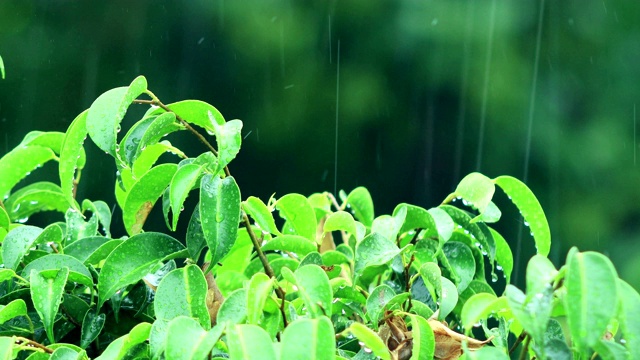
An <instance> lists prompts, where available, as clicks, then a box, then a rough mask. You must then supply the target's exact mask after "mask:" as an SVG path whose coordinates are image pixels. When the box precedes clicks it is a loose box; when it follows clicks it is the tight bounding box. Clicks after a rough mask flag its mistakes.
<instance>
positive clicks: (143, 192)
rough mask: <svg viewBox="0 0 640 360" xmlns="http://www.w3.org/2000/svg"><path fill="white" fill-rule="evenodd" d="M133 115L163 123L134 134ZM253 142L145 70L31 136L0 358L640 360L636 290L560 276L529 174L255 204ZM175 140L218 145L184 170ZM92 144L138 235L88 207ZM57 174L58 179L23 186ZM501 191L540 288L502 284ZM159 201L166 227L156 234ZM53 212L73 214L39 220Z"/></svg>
mask: <svg viewBox="0 0 640 360" xmlns="http://www.w3.org/2000/svg"><path fill="white" fill-rule="evenodd" d="M143 95H146V96H147V97H148V98H149V100H144V99H140V97H141V96H143ZM132 104H142V105H144V106H148V110H147V111H146V113H145V114H144V115H143V116H142V118H141V119H140V120H138V121H137V122H135V124H134V125H133V126H131V128H129V129H128V131H126V133H125V134H124V136H120V124H121V122H122V120H123V118H124V117H125V114H126V113H127V109H128V108H129V107H130V106H132ZM241 130H242V122H241V121H240V120H231V121H225V119H224V118H223V116H222V115H221V114H220V113H219V112H218V111H217V110H216V109H215V108H214V107H213V106H211V105H209V104H207V103H204V102H201V101H196V100H185V101H180V102H176V103H173V104H169V105H165V104H164V103H163V102H161V101H160V100H159V99H158V98H157V97H156V96H155V95H154V94H153V93H152V92H151V91H150V90H148V88H147V82H146V79H145V78H144V77H138V78H136V79H135V80H134V81H133V82H132V83H131V85H129V86H126V87H120V88H115V89H112V90H109V91H107V92H105V93H104V94H102V95H101V96H100V97H98V98H97V99H96V100H95V102H94V103H93V104H92V105H91V107H90V108H89V109H88V110H86V111H84V112H83V113H81V114H80V115H78V117H76V119H75V120H74V121H73V122H72V123H71V125H70V126H69V128H68V130H67V131H66V132H65V133H60V132H39V131H33V132H30V133H28V134H27V135H26V136H25V137H24V139H23V141H22V142H21V143H20V144H19V145H18V146H17V147H16V148H14V149H13V150H11V151H10V152H9V153H7V154H5V155H4V156H3V157H2V158H1V159H0V174H1V175H0V196H1V199H2V202H1V203H0V205H2V206H1V207H0V240H1V241H2V248H1V252H0V255H1V257H2V260H1V262H2V267H1V268H0V358H2V359H14V358H20V359H25V358H26V359H88V358H96V359H134V358H135V359H139V358H142V359H144V358H148V359H165V358H166V359H215V358H231V359H336V358H337V359H375V358H381V359H410V358H411V359H432V358H433V359H458V358H471V359H509V358H510V355H513V354H519V356H520V358H522V359H526V358H531V359H533V358H536V359H545V358H549V359H571V358H576V359H587V358H595V357H598V356H599V357H600V358H603V359H638V358H640V343H639V342H640V338H639V335H640V325H638V322H637V321H636V320H637V319H638V317H640V295H639V294H638V292H636V290H634V289H633V288H632V287H631V286H629V285H628V284H627V283H626V282H624V281H623V280H621V279H619V278H618V276H617V273H616V270H615V268H614V266H613V265H612V263H611V262H610V261H609V259H608V258H607V257H605V256H604V255H602V254H599V253H595V252H579V251H578V250H577V249H575V248H574V249H572V250H571V251H570V252H569V254H568V256H567V259H566V263H565V264H564V265H563V266H561V267H560V268H559V269H557V268H556V267H555V266H554V265H553V264H552V263H551V261H550V260H549V259H548V258H547V255H548V253H549V249H550V245H551V235H550V231H549V226H548V224H547V220H546V217H545V215H544V212H543V210H542V208H541V206H540V204H539V202H538V200H537V199H536V197H535V196H534V195H533V193H532V192H531V191H530V190H529V188H528V187H527V186H526V185H525V184H524V183H522V182H521V181H519V180H517V179H515V178H513V177H509V176H500V177H497V178H494V179H491V178H488V177H486V176H484V175H482V174H479V173H472V174H469V175H468V176H466V177H465V178H464V179H463V180H462V181H461V182H460V184H459V185H458V186H457V188H456V190H455V192H454V193H452V194H451V195H449V196H448V197H447V198H446V199H445V200H444V201H443V203H442V204H440V205H438V206H436V207H433V208H430V209H424V208H422V207H419V206H415V205H410V204H399V205H398V206H397V207H396V208H395V210H394V211H393V213H392V214H389V215H380V216H376V215H375V212H374V204H373V200H372V196H371V195H370V194H369V192H368V191H367V189H365V188H364V187H359V188H356V189H354V190H352V191H351V192H349V193H346V192H343V191H341V192H340V193H339V194H331V193H328V192H324V193H316V194H312V195H310V196H304V195H301V194H295V193H292V194H285V195H283V196H279V197H277V198H276V197H272V198H271V199H268V200H267V201H264V199H259V198H257V197H253V196H248V197H246V198H244V200H243V197H242V195H241V192H240V189H239V187H238V185H237V183H236V180H235V179H234V177H233V176H232V175H231V172H230V170H229V167H228V165H229V163H230V162H231V161H232V160H233V159H234V158H235V157H236V155H237V154H238V152H239V150H240V146H241V142H242V136H241ZM177 132H182V133H184V134H185V135H182V136H193V137H194V138H196V139H198V140H199V141H200V142H201V143H202V144H203V146H204V147H205V148H206V150H207V151H206V152H203V153H202V154H200V155H198V156H196V157H188V156H187V155H185V153H184V152H183V151H182V150H181V149H179V148H177V147H175V146H173V145H172V144H171V143H170V142H169V141H168V140H167V139H166V138H165V137H166V136H167V135H169V134H172V133H177ZM87 135H88V136H89V137H90V138H91V140H92V142H93V143H94V144H95V145H96V146H97V147H98V148H100V149H101V150H102V151H104V152H105V153H106V154H108V155H110V156H111V157H113V159H114V161H115V169H113V171H117V174H118V175H117V182H116V183H115V184H114V187H113V191H114V194H115V198H116V202H117V205H118V207H119V208H120V209H121V211H122V222H123V224H124V228H125V229H126V232H127V235H126V236H121V237H118V235H116V234H112V233H111V220H112V214H113V211H112V209H111V206H110V205H109V204H107V203H105V202H103V201H93V200H89V199H83V200H82V201H80V200H79V199H78V198H77V197H76V189H77V187H78V184H79V182H80V180H81V173H82V170H83V168H84V166H85V164H86V162H87V157H86V154H85V150H84V147H85V139H86V138H87ZM212 139H213V140H212ZM210 140H212V141H210ZM213 144H215V146H214V145H213ZM49 161H54V162H57V164H58V170H59V171H58V174H59V179H58V180H57V181H55V182H49V181H42V182H32V183H29V184H28V185H24V184H25V182H24V181H23V179H24V178H25V177H27V176H28V175H29V174H30V173H31V172H32V171H34V170H35V169H37V168H39V167H41V166H42V165H43V164H45V163H46V162H49ZM109 171H111V170H109ZM86 176H98V175H97V174H89V175H85V177H86ZM496 187H497V188H499V189H500V190H501V192H503V193H504V194H506V196H508V197H509V198H510V199H511V200H512V201H513V203H514V204H515V205H516V207H517V208H518V210H519V211H520V213H521V215H522V217H523V218H524V221H525V224H526V225H527V226H528V227H529V229H530V231H531V238H532V239H533V241H534V242H535V245H536V249H537V254H536V255H535V256H533V257H532V258H531V259H530V261H529V263H528V266H527V270H526V288H525V289H524V291H523V290H522V289H518V288H517V287H515V286H513V285H507V286H506V288H505V289H497V283H496V281H497V280H498V279H499V278H500V277H501V276H502V277H504V278H505V280H506V283H507V284H509V282H510V276H511V272H512V269H513V256H512V252H511V249H510V248H509V245H508V243H507V241H505V239H504V238H503V237H502V236H501V235H500V234H499V233H498V232H497V231H495V230H494V229H492V228H491V226H490V225H491V224H492V223H495V222H497V221H498V220H499V219H500V217H501V211H500V210H499V209H498V207H497V206H496V205H495V204H494V202H493V201H492V199H493V198H494V195H495V194H494V193H495V192H496ZM189 195H191V196H193V197H198V203H197V205H196V206H195V207H194V208H192V209H191V208H189V209H185V200H186V199H187V197H188V196H189ZM498 196H502V195H498ZM156 203H160V205H159V206H161V207H162V211H163V214H164V220H165V222H166V226H167V229H168V230H167V231H166V233H161V232H152V231H144V228H145V225H146V224H145V223H146V220H147V216H148V215H149V213H150V212H151V210H152V208H153V207H154V205H155V204H156ZM41 211H56V212H59V213H61V214H64V221H60V222H54V223H51V224H49V225H47V226H45V227H44V228H41V227H37V226H33V225H29V224H28V219H29V217H30V216H31V215H32V214H34V213H37V212H41ZM274 215H277V216H274ZM179 221H183V222H184V221H188V226H187V231H186V235H185V236H184V238H182V236H181V238H180V239H176V238H175V237H174V235H175V234H177V233H176V232H175V231H176V229H177V225H178V222H179ZM171 234H174V235H171ZM496 291H498V292H496ZM498 294H500V296H498ZM514 356H515V355H514Z"/></svg>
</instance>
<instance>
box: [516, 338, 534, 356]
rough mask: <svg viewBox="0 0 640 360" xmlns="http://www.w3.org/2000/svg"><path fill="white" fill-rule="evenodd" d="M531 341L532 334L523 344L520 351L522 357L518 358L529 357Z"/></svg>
mask: <svg viewBox="0 0 640 360" xmlns="http://www.w3.org/2000/svg"><path fill="white" fill-rule="evenodd" d="M530 342H531V336H527V339H526V340H525V341H524V345H523V346H522V351H521V352H520V357H519V358H518V359H519V360H525V359H526V358H527V353H528V352H529V351H528V350H529V343H530Z"/></svg>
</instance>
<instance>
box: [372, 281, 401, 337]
mask: <svg viewBox="0 0 640 360" xmlns="http://www.w3.org/2000/svg"><path fill="white" fill-rule="evenodd" d="M394 296H396V292H395V291H393V289H392V288H391V287H389V286H388V285H380V286H378V287H376V288H375V289H373V291H372V292H371V294H370V295H369V297H368V298H367V305H366V309H367V316H368V317H369V321H370V322H371V325H372V326H373V329H374V330H378V322H379V320H380V316H381V315H382V313H383V310H384V308H385V306H386V305H387V303H388V302H389V301H390V300H391V299H393V297H394Z"/></svg>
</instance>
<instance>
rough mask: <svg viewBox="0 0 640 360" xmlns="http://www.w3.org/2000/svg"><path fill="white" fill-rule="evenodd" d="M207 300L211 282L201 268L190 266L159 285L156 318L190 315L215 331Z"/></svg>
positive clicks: (169, 274) (179, 270)
mask: <svg viewBox="0 0 640 360" xmlns="http://www.w3.org/2000/svg"><path fill="white" fill-rule="evenodd" d="M206 297H207V281H206V280H205V278H204V274H203V273H202V270H200V268H199V267H197V266H196V265H187V266H185V267H183V268H180V269H175V270H172V271H171V272H169V273H168V274H166V275H165V276H164V277H163V278H162V280H160V284H158V288H157V290H156V295H155V299H154V303H153V306H154V310H155V315H156V317H157V318H158V319H163V320H172V319H174V318H176V317H178V316H181V315H184V316H189V317H191V318H194V319H195V320H197V321H198V323H199V324H200V326H202V327H203V328H204V329H206V330H208V329H210V328H211V319H210V318H209V311H208V310H207V305H206Z"/></svg>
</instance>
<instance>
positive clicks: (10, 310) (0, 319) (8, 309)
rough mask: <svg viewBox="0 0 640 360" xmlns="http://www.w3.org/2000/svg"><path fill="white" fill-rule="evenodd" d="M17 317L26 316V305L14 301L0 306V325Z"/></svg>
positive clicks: (20, 300)
mask: <svg viewBox="0 0 640 360" xmlns="http://www.w3.org/2000/svg"><path fill="white" fill-rule="evenodd" d="M18 316H27V304H26V303H25V302H24V300H22V299H15V300H13V301H11V302H9V303H8V304H6V305H0V325H2V324H4V323H5V322H7V321H8V320H11V319H13V318H15V317H18Z"/></svg>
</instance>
